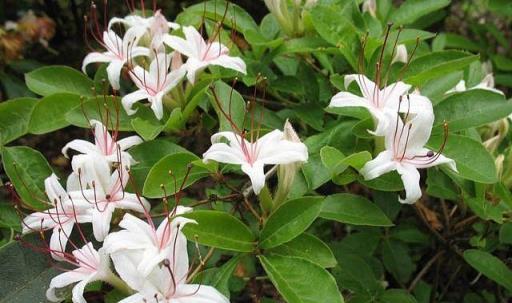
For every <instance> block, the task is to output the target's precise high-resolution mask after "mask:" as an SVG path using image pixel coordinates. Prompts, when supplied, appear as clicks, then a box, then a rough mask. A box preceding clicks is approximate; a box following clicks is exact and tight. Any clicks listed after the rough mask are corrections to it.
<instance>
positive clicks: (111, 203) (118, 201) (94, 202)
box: [72, 166, 151, 242]
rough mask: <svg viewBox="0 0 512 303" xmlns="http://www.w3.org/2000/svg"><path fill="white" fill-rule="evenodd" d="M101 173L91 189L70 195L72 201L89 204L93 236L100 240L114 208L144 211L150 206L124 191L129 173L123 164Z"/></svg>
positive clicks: (107, 229) (106, 231) (104, 234)
mask: <svg viewBox="0 0 512 303" xmlns="http://www.w3.org/2000/svg"><path fill="white" fill-rule="evenodd" d="M101 173H102V174H107V175H104V176H102V177H101V178H100V179H99V180H98V181H99V182H95V183H94V184H95V186H94V187H93V188H92V189H87V190H81V191H79V192H73V195H72V196H73V198H74V199H73V200H74V201H79V202H80V203H81V204H86V203H88V204H89V205H90V207H91V214H92V227H93V232H94V237H95V238H96V240H97V241H100V242H101V241H103V240H104V239H105V237H106V236H107V234H108V232H109V231H110V221H111V220H112V214H113V213H114V211H115V210H116V209H125V210H132V211H136V212H140V213H144V212H146V211H149V209H150V207H151V206H150V204H149V202H148V201H147V200H146V199H144V198H142V197H139V196H137V195H136V194H132V193H128V192H126V191H125V187H126V185H127V183H128V179H129V178H130V175H129V174H128V172H127V170H126V168H125V167H124V166H121V167H119V168H118V169H117V170H115V171H114V172H113V173H112V175H110V171H103V172H101ZM105 180H108V181H107V183H104V184H102V183H103V182H105Z"/></svg>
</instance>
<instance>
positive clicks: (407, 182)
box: [361, 112, 457, 203]
mask: <svg viewBox="0 0 512 303" xmlns="http://www.w3.org/2000/svg"><path fill="white" fill-rule="evenodd" d="M386 116H387V117H388V119H390V120H393V119H394V120H395V121H396V124H395V126H394V127H389V128H388V129H387V133H386V136H385V146H386V150H384V151H383V152H381V153H380V154H378V155H377V157H375V159H373V160H371V161H369V162H367V163H366V164H365V166H364V167H363V168H362V169H361V174H362V175H363V176H364V178H365V179H366V180H371V179H374V178H377V177H379V176H381V175H383V174H385V173H387V172H390V171H393V170H396V171H397V172H398V174H400V176H401V179H402V182H403V184H404V188H405V195H406V196H405V198H404V199H402V198H399V201H400V202H401V203H414V202H416V201H417V200H418V199H419V198H421V188H420V174H419V172H418V169H419V168H427V167H432V166H436V165H440V164H447V165H448V167H449V168H450V169H452V170H454V171H457V168H456V166H455V162H454V161H453V160H452V159H450V158H447V157H445V156H443V155H442V154H441V152H442V149H443V147H444V144H443V146H442V147H441V149H440V150H439V151H438V152H434V151H432V150H430V149H427V148H425V147H424V146H425V144H426V143H427V141H428V139H429V137H430V132H431V130H432V123H433V120H434V115H433V114H432V112H430V115H427V114H425V115H422V116H416V117H415V118H413V119H411V120H407V119H406V123H405V124H404V122H402V119H401V118H400V117H399V116H398V115H396V114H395V115H391V114H386ZM406 118H407V117H406Z"/></svg>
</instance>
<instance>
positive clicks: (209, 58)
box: [163, 26, 246, 83]
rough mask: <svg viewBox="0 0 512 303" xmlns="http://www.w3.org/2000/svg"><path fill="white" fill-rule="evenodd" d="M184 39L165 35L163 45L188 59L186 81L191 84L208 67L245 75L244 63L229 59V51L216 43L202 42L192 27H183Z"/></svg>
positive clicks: (236, 59) (232, 58)
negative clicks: (213, 66) (227, 69)
mask: <svg viewBox="0 0 512 303" xmlns="http://www.w3.org/2000/svg"><path fill="white" fill-rule="evenodd" d="M183 33H184V34H185V38H186V39H183V38H180V37H176V36H172V35H166V36H165V37H164V38H163V41H164V43H165V44H167V45H169V46H170V47H172V48H173V49H174V50H176V51H178V52H180V53H181V54H183V55H185V56H187V57H188V59H187V62H186V63H185V66H186V69H187V77H188V80H189V81H190V82H191V83H193V82H194V81H195V79H196V75H197V73H199V72H201V71H202V70H203V69H205V68H206V67H207V66H209V65H219V66H223V67H225V68H229V69H234V70H236V71H239V72H241V73H243V74H245V73H246V67H245V62H244V61H243V60H242V59H241V58H238V57H230V56H229V55H228V53H229V49H228V48H227V47H226V46H224V45H223V44H221V43H219V42H217V41H209V42H206V41H204V39H203V37H202V36H201V34H200V33H199V32H198V31H197V30H196V29H195V28H194V27H192V26H184V27H183Z"/></svg>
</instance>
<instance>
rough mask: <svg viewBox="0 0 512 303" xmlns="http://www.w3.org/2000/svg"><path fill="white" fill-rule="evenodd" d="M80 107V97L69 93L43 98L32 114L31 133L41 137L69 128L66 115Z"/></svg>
mask: <svg viewBox="0 0 512 303" xmlns="http://www.w3.org/2000/svg"><path fill="white" fill-rule="evenodd" d="M79 105H80V96H79V95H74V94H69V93H57V94H52V95H49V96H46V97H44V98H42V99H41V100H40V101H39V102H37V104H36V106H35V107H34V111H33V112H32V117H31V119H30V124H29V131H30V133H32V134H36V135H40V134H45V133H49V132H52V131H55V130H58V129H61V128H64V127H66V126H68V125H69V122H68V121H66V116H65V115H66V113H67V112H68V111H70V110H72V109H73V108H75V107H77V106H79Z"/></svg>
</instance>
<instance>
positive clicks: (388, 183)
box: [359, 171, 404, 191]
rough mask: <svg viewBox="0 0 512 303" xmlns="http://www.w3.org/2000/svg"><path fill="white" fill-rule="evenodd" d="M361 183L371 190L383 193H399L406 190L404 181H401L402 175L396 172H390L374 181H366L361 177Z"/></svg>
mask: <svg viewBox="0 0 512 303" xmlns="http://www.w3.org/2000/svg"><path fill="white" fill-rule="evenodd" d="M359 182H360V183H361V184H363V185H365V186H368V187H369V188H371V189H376V190H381V191H399V190H402V189H404V184H403V183H402V179H400V175H399V174H398V173H397V172H396V171H392V172H389V173H387V174H384V175H382V176H380V177H378V178H375V179H372V180H364V179H363V178H362V177H360V178H359Z"/></svg>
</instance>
